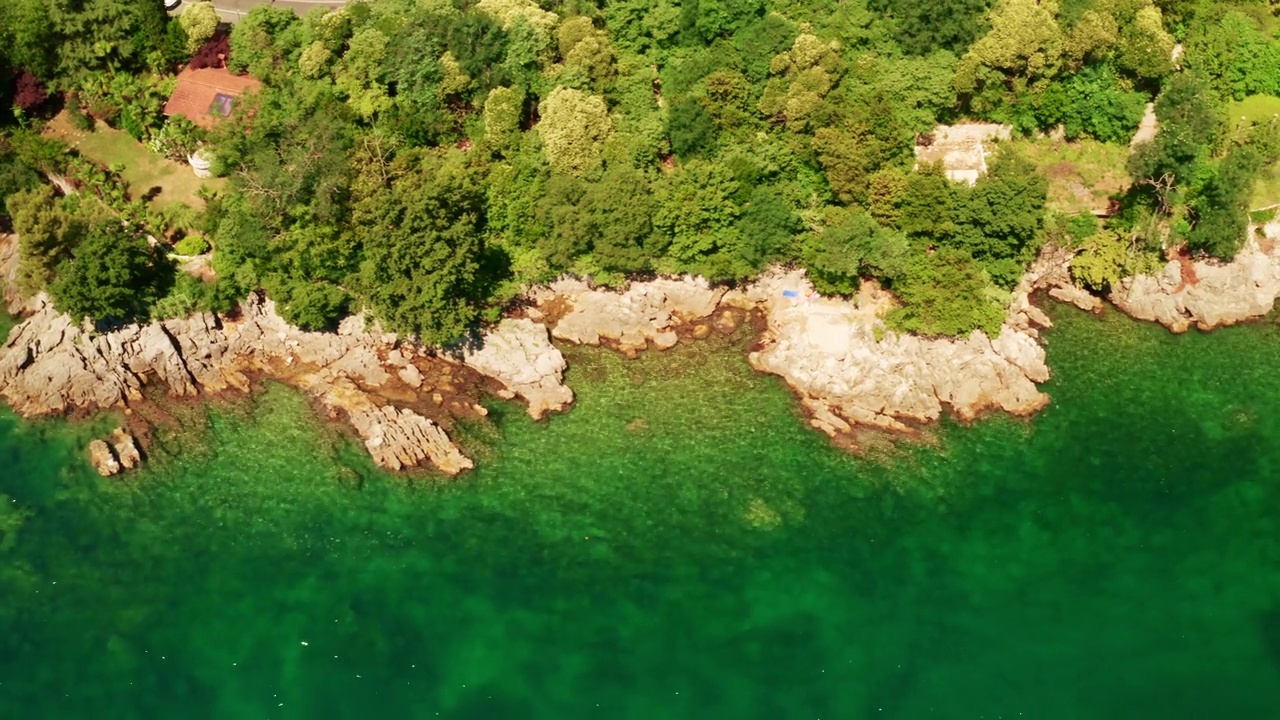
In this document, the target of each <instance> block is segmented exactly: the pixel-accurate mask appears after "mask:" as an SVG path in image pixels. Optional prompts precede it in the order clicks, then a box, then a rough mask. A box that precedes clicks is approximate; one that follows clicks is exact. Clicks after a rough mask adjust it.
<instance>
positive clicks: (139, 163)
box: [45, 113, 225, 208]
mask: <svg viewBox="0 0 1280 720" xmlns="http://www.w3.org/2000/svg"><path fill="white" fill-rule="evenodd" d="M45 135H46V136H48V137H56V138H59V139H61V140H63V141H65V142H66V143H67V144H69V145H71V146H72V147H74V148H76V149H77V150H79V151H80V152H81V153H82V154H83V155H84V156H85V157H87V158H89V159H91V160H94V161H95V162H98V163H101V164H103V165H107V166H111V165H119V166H121V167H122V168H123V169H122V170H121V176H122V177H123V178H124V180H125V182H127V183H128V184H129V194H130V195H131V196H132V197H134V198H140V197H143V196H146V195H147V194H148V193H150V194H152V195H153V197H152V200H151V205H152V207H155V208H159V207H161V206H163V205H167V204H169V203H172V202H181V203H185V204H187V205H189V206H191V207H193V208H201V207H203V206H204V201H203V200H201V199H200V196H199V195H198V194H197V193H198V192H199V190H200V187H201V186H202V185H208V186H210V187H213V188H219V187H221V186H222V185H223V184H225V181H224V180H221V179H216V178H215V179H210V180H201V179H200V178H198V177H196V176H195V173H193V172H192V171H191V168H190V167H189V166H188V165H186V164H185V163H177V162H174V161H172V160H169V159H167V158H165V157H162V156H160V155H157V154H156V153H154V152H151V150H150V149H149V148H147V147H146V146H144V145H142V144H141V143H139V142H137V141H135V140H134V139H133V138H131V137H129V136H128V135H127V134H125V133H124V132H122V131H120V130H115V129H113V128H109V127H107V126H106V125H104V124H103V123H97V124H96V125H95V127H94V129H93V130H91V131H88V132H85V131H83V130H77V129H75V128H74V127H72V125H71V123H70V122H69V121H68V120H67V118H66V114H65V113H63V114H60V115H58V116H57V117H55V118H54V119H53V120H52V121H50V122H49V124H48V126H47V127H46V129H45Z"/></svg>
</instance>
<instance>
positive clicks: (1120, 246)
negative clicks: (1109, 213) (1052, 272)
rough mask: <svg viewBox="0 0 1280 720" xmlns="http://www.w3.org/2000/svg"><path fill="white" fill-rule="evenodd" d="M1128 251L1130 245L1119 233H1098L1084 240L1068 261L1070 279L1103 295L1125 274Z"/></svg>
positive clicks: (1113, 231)
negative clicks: (1072, 257) (1078, 250)
mask: <svg viewBox="0 0 1280 720" xmlns="http://www.w3.org/2000/svg"><path fill="white" fill-rule="evenodd" d="M1129 252H1130V243H1129V241H1128V239H1127V238H1126V237H1125V236H1124V235H1123V234H1122V233H1120V232H1117V231H1115V230H1103V231H1101V232H1098V233H1096V234H1094V235H1091V236H1089V237H1088V238H1087V239H1086V240H1085V241H1084V243H1083V244H1082V246H1081V249H1080V252H1079V253H1078V254H1076V256H1075V258H1074V259H1073V260H1072V261H1071V276H1072V277H1073V278H1075V280H1076V282H1078V283H1080V284H1081V285H1084V286H1085V287H1087V288H1090V289H1092V290H1096V291H1098V292H1104V291H1106V290H1107V289H1109V288H1110V287H1111V286H1112V285H1115V284H1116V283H1118V282H1120V279H1121V278H1123V277H1124V276H1125V275H1126V274H1127V273H1126V270H1127V269H1128V266H1129Z"/></svg>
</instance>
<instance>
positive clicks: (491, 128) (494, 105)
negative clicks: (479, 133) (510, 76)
mask: <svg viewBox="0 0 1280 720" xmlns="http://www.w3.org/2000/svg"><path fill="white" fill-rule="evenodd" d="M523 115H524V93H523V92H521V91H519V90H513V89H511V88H506V87H496V88H494V89H493V90H490V91H489V95H488V97H486V98H485V101H484V139H485V142H487V143H488V144H489V145H490V146H491V147H493V148H495V149H500V150H501V149H506V148H512V147H514V146H515V145H516V144H517V143H518V142H519V141H520V121H521V118H522V117H523Z"/></svg>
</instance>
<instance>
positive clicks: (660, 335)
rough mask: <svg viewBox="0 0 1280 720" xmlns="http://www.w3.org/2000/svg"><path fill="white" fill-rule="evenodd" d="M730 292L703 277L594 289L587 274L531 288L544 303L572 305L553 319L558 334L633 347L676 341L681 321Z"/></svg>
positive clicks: (534, 297) (704, 310) (553, 332)
mask: <svg viewBox="0 0 1280 720" xmlns="http://www.w3.org/2000/svg"><path fill="white" fill-rule="evenodd" d="M724 293H725V291H724V288H713V287H711V286H710V284H709V283H708V282H707V281H706V280H705V279H703V278H681V279H658V280H651V281H649V282H635V283H631V285H630V286H629V287H628V288H627V289H626V290H625V291H623V292H612V291H608V290H594V289H592V288H591V287H590V286H588V285H587V284H586V283H585V282H582V281H581V280H573V279H562V280H558V281H556V282H554V283H552V284H551V286H550V287H547V288H539V289H536V290H534V291H532V292H530V298H531V299H532V300H533V301H534V302H535V303H537V304H538V305H539V306H543V305H549V304H552V303H563V304H565V305H567V306H568V308H569V309H568V310H567V312H565V313H564V314H563V315H562V316H561V317H559V318H558V319H556V320H555V321H554V324H553V325H552V328H551V335H552V336H553V337H555V338H557V339H559V340H566V341H568V342H572V343H578V344H581V345H600V344H601V343H607V344H610V345H613V346H616V347H617V348H618V349H619V350H622V351H623V352H626V353H633V352H635V351H638V350H644V349H645V348H646V347H648V344H649V343H650V342H652V343H653V344H654V346H656V347H658V348H662V349H665V348H669V347H671V346H673V345H675V344H676V343H677V342H678V341H679V336H678V335H677V334H676V331H675V327H677V326H678V325H680V324H682V323H685V322H688V321H691V320H697V319H700V318H704V317H707V316H708V315H710V314H711V313H713V312H715V309H716V306H717V305H718V304H719V302H720V298H722V297H723V296H724Z"/></svg>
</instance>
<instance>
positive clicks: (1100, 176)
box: [1003, 138, 1130, 213]
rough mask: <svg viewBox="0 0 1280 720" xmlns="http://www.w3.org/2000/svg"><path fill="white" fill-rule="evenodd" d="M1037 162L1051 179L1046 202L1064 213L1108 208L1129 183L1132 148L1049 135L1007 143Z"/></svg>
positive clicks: (1037, 166) (1044, 173) (1038, 167)
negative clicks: (1061, 139)
mask: <svg viewBox="0 0 1280 720" xmlns="http://www.w3.org/2000/svg"><path fill="white" fill-rule="evenodd" d="M1003 145H1007V146H1009V147H1011V148H1012V149H1015V150H1017V151H1018V152H1020V153H1022V155H1023V156H1024V157H1026V158H1027V159H1029V160H1031V162H1033V163H1035V166H1036V168H1037V169H1038V170H1039V171H1040V173H1041V174H1043V175H1044V176H1045V177H1046V178H1048V179H1049V198H1048V201H1047V203H1046V206H1047V207H1048V208H1050V209H1052V210H1056V211H1058V212H1062V213H1086V212H1092V211H1095V210H1105V209H1106V207H1107V203H1108V201H1109V200H1110V198H1111V196H1112V195H1113V194H1116V193H1121V192H1124V190H1125V189H1127V188H1128V187H1129V182H1130V181H1129V175H1128V173H1126V172H1125V169H1124V165H1125V161H1126V160H1127V159H1128V157H1129V148H1128V147H1127V146H1124V145H1109V144H1107V143H1101V142H1098V141H1096V140H1079V141H1076V142H1065V141H1055V140H1049V139H1046V138H1041V139H1036V140H1030V139H1018V140H1013V141H1011V142H1008V143H1003Z"/></svg>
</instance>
